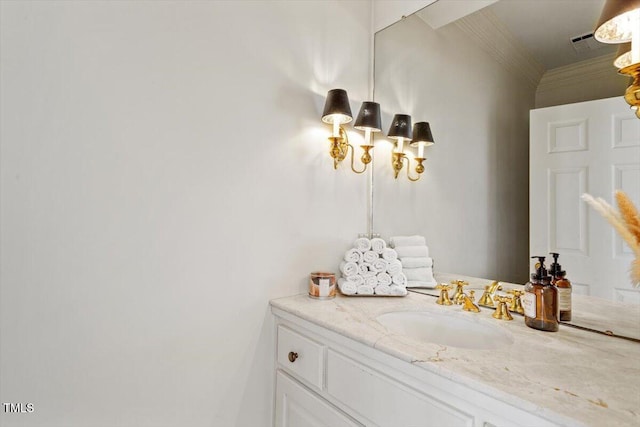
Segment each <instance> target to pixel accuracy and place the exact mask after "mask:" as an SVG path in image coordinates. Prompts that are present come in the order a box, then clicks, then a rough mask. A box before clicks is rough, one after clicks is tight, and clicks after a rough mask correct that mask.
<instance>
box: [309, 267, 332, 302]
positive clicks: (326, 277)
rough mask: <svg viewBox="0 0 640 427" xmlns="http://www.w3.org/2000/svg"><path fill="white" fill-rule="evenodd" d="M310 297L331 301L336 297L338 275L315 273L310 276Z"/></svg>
mask: <svg viewBox="0 0 640 427" xmlns="http://www.w3.org/2000/svg"><path fill="white" fill-rule="evenodd" d="M309 296H310V297H311V298H318V299H330V298H333V297H335V296H336V275H335V274H333V273H325V272H322V271H315V272H313V273H311V275H310V276H309Z"/></svg>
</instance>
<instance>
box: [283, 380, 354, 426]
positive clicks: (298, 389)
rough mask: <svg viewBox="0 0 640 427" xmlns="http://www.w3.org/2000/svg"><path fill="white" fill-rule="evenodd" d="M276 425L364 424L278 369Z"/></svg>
mask: <svg viewBox="0 0 640 427" xmlns="http://www.w3.org/2000/svg"><path fill="white" fill-rule="evenodd" d="M275 425H276V427H312V426H313V427H323V426H331V427H363V426H362V424H359V423H357V422H356V421H354V420H352V419H351V417H349V416H348V415H346V414H345V413H343V412H342V411H340V410H339V409H338V408H336V407H334V406H333V405H331V404H330V403H329V402H327V401H326V400H324V399H322V398H320V397H319V396H317V395H316V394H315V393H313V392H311V391H309V390H308V389H307V388H306V387H303V386H301V385H300V384H299V383H298V382H297V381H294V380H292V379H291V378H290V377H289V376H287V375H286V374H283V373H282V372H281V371H280V370H278V371H277V373H276V424H275Z"/></svg>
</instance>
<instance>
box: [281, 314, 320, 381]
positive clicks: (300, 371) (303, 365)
mask: <svg viewBox="0 0 640 427" xmlns="http://www.w3.org/2000/svg"><path fill="white" fill-rule="evenodd" d="M277 360H278V364H280V366H282V368H283V369H285V370H286V371H288V372H290V373H292V374H293V375H295V376H298V377H300V378H302V379H303V380H305V381H307V382H308V383H309V384H311V385H313V386H315V387H317V388H318V390H322V388H323V384H324V346H323V345H322V344H318V343H317V342H315V341H313V340H311V339H309V338H307V337H305V336H303V335H301V334H299V333H297V332H294V331H292V330H291V329H289V328H287V327H285V326H282V325H279V326H278V357H277Z"/></svg>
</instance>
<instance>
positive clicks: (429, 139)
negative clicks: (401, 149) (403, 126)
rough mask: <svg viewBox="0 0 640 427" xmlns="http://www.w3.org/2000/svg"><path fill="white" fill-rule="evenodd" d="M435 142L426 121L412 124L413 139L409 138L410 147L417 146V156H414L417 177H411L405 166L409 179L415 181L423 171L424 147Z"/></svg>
mask: <svg viewBox="0 0 640 427" xmlns="http://www.w3.org/2000/svg"><path fill="white" fill-rule="evenodd" d="M433 144H435V141H434V140H433V135H432V134H431V126H429V123H427V122H418V123H416V124H414V125H413V139H412V140H411V146H412V147H418V157H416V162H418V164H417V165H416V173H417V174H418V177H417V178H415V179H414V178H411V176H409V168H408V167H407V177H408V178H409V179H410V180H411V181H417V180H419V179H420V176H422V172H424V165H423V164H422V162H424V161H425V160H426V159H427V158H426V157H425V156H424V148H425V147H428V146H430V145H433Z"/></svg>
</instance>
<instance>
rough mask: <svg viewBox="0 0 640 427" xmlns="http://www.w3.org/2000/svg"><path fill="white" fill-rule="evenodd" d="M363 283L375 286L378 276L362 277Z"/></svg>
mask: <svg viewBox="0 0 640 427" xmlns="http://www.w3.org/2000/svg"><path fill="white" fill-rule="evenodd" d="M364 284H365V285H367V286H371V287H372V288H375V287H376V286H378V276H369V277H365V278H364Z"/></svg>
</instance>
